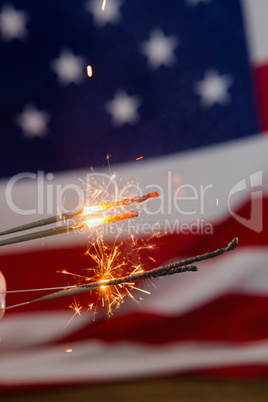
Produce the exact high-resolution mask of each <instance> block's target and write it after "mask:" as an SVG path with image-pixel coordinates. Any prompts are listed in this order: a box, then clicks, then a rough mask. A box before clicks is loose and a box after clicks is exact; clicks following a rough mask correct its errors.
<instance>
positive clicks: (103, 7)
mask: <svg viewBox="0 0 268 402" xmlns="http://www.w3.org/2000/svg"><path fill="white" fill-rule="evenodd" d="M105 7H106V0H103V1H102V6H101V9H102V11H104V10H105Z"/></svg>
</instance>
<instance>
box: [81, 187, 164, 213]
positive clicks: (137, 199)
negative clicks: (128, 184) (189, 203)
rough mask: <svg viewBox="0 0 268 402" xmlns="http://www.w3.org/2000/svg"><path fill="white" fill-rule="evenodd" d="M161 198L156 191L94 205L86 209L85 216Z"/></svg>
mask: <svg viewBox="0 0 268 402" xmlns="http://www.w3.org/2000/svg"><path fill="white" fill-rule="evenodd" d="M159 196H160V194H159V193H158V191H155V192H153V193H149V194H145V195H142V196H141V197H132V198H123V199H121V200H118V201H113V202H106V203H103V204H99V205H92V206H88V207H84V212H83V215H89V214H92V213H94V212H98V211H103V210H106V209H112V208H116V207H119V206H127V205H130V204H133V203H134V202H136V203H141V202H144V201H146V200H148V199H150V198H158V197H159Z"/></svg>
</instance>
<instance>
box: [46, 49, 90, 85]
mask: <svg viewBox="0 0 268 402" xmlns="http://www.w3.org/2000/svg"><path fill="white" fill-rule="evenodd" d="M85 66H86V62H85V60H84V59H83V57H80V56H76V55H75V54H73V53H72V52H71V51H70V50H68V49H65V50H63V51H62V52H61V54H60V56H59V57H58V58H57V59H55V60H53V61H52V62H51V69H52V70H53V71H54V72H55V73H56V74H57V76H58V80H59V82H60V83H61V84H62V85H68V84H70V83H71V82H74V83H76V84H79V83H80V82H81V81H83V79H84V78H85V71H84V70H85Z"/></svg>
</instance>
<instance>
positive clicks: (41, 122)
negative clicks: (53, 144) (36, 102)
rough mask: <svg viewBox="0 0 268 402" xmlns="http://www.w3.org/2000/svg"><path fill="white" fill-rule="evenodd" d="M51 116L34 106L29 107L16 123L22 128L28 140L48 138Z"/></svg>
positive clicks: (17, 118)
mask: <svg viewBox="0 0 268 402" xmlns="http://www.w3.org/2000/svg"><path fill="white" fill-rule="evenodd" d="M49 120H50V117H49V114H48V113H47V112H44V111H42V112H41V111H40V110H38V109H37V108H36V107H35V106H33V105H27V106H26V107H25V109H24V111H23V112H22V113H21V114H19V115H18V116H17V117H16V123H17V124H18V126H20V127H21V129H22V131H23V134H24V136H25V137H26V138H33V137H41V138H42V137H46V135H47V124H48V122H49Z"/></svg>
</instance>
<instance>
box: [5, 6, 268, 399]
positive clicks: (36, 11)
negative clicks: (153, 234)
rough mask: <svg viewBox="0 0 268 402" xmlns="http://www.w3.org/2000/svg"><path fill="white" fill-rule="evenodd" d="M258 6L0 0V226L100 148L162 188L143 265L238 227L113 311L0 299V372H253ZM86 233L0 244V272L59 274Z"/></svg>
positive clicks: (260, 233)
mask: <svg viewBox="0 0 268 402" xmlns="http://www.w3.org/2000/svg"><path fill="white" fill-rule="evenodd" d="M267 15H268V3H267V0H240V1H239V0H165V1H161V0H157V1H155V0H146V1H142V0H135V1H134V0H107V4H106V7H105V10H104V11H103V10H102V0H70V1H68V2H66V1H61V0H55V1H53V2H47V1H44V0H39V1H38V2H36V1H34V0H27V1H25V0H24V1H21V0H12V1H8V2H5V1H3V2H1V8H0V52H1V63H0V88H1V90H0V102H1V116H0V127H1V164H0V177H1V182H0V200H1V211H0V217H1V230H4V229H7V228H9V227H11V226H15V225H17V224H22V223H27V222H28V221H29V220H34V219H35V218H38V219H39V218H40V217H44V216H47V215H49V214H51V213H52V212H55V210H53V211H52V210H48V208H47V204H46V207H44V206H43V204H42V205H40V197H41V198H42V197H43V198H45V199H46V202H48V194H50V195H51V194H52V195H51V196H52V197H55V189H56V188H59V187H57V186H61V189H62V188H64V186H70V184H72V185H73V186H77V185H78V184H79V179H82V180H84V179H85V177H86V176H87V174H88V172H90V167H91V166H93V167H94V168H97V169H98V172H101V173H107V172H108V169H107V159H106V158H107V154H109V155H111V158H110V163H111V168H112V170H113V171H115V172H116V174H117V176H118V177H119V178H122V180H125V181H133V180H134V181H135V180H138V181H139V183H140V186H141V188H142V189H143V190H144V191H146V190H149V191H155V190H157V191H158V190H163V191H162V192H160V199H159V200H156V201H155V203H156V204H155V205H156V209H157V211H158V212H157V213H155V214H154V215H153V214H150V216H149V217H148V222H149V223H152V224H153V223H154V222H155V221H157V222H158V224H159V228H160V231H162V232H168V233H167V234H166V235H165V236H164V237H163V238H161V239H160V240H157V253H156V255H155V259H156V262H155V264H156V265H160V264H164V263H167V262H170V261H173V260H176V259H180V258H183V257H187V256H192V255H196V254H199V253H202V252H206V251H210V250H213V249H215V248H218V247H221V246H224V245H226V244H227V243H228V241H230V240H231V239H232V238H233V237H234V236H238V237H239V248H238V249H237V250H236V251H235V252H233V253H231V254H229V255H226V256H222V257H221V258H219V259H217V260H214V261H210V262H203V263H202V264H200V271H199V272H198V273H197V274H183V275H178V277H169V278H165V279H162V280H160V279H159V280H155V281H154V285H155V287H153V286H152V285H146V286H147V287H146V289H147V290H149V291H150V292H151V295H150V296H149V295H144V296H143V300H142V301H141V302H140V304H139V305H137V304H136V303H134V302H133V301H132V300H131V298H129V300H127V301H126V302H125V303H124V305H123V306H122V307H120V308H119V309H118V310H116V312H115V314H114V316H113V317H112V318H107V316H106V315H105V313H102V312H99V313H97V315H96V316H95V320H94V321H93V317H92V315H91V314H90V313H87V314H86V313H85V314H83V315H82V316H81V317H77V316H76V317H74V318H73V319H72V320H71V321H70V322H69V320H70V318H71V317H72V315H73V313H72V312H71V311H70V310H68V308H67V307H68V304H69V302H67V301H66V300H65V299H58V300H56V301H53V302H52V301H51V302H46V303H43V304H42V303H40V304H33V305H29V306H25V307H23V308H21V309H17V310H11V311H10V312H7V313H6V315H5V316H4V318H3V319H2V320H1V322H0V336H1V343H0V349H1V363H0V384H1V388H2V390H4V391H6V390H9V389H14V387H24V388H25V387H36V386H46V385H62V384H72V383H73V384H77V383H89V382H101V381H114V380H124V379H137V378H145V377H151V376H161V375H174V374H181V373H202V375H204V374H206V373H207V374H209V375H215V376H216V375H224V376H244V377H246V376H250V377H254V376H259V377H261V376H265V375H267V372H268V357H267V356H268V354H267V351H268V341H267V337H268V327H267V314H268V274H267V256H268V254H267V238H268V236H267V235H268V233H267V212H266V211H267V199H266V198H267V196H266V195H267V191H268V188H267V173H268V158H267V155H268V143H267V136H266V135H265V134H264V133H263V132H264V131H265V130H266V129H267V128H268V118H267V116H268V113H267V110H268V109H267V108H268V91H267V86H268V25H267V22H266V18H267V17H266V16H267ZM89 65H90V66H91V67H92V71H93V75H92V77H88V76H87V72H86V70H87V66H89ZM140 157H143V158H142V159H139V158H140ZM136 159H139V160H136ZM40 182H41V184H42V186H43V188H44V189H45V190H44V191H45V193H42V194H41V196H40V186H39V185H38V183H39V184H40ZM152 189H154V190H152ZM179 189H180V190H183V193H182V196H183V200H184V203H183V204H179V196H180V194H178V193H179ZM49 191H50V193H49ZM61 194H62V193H61ZM11 196H12V197H11ZM68 197H69V199H71V201H70V205H69V206H70V207H72V202H74V201H73V200H74V198H75V197H74V195H72V194H68ZM68 197H67V196H66V198H68ZM72 197H73V198H72ZM186 197H189V198H188V202H186V201H187V200H186ZM11 198H12V199H11ZM43 198H42V199H43ZM53 200H54V199H53ZM11 201H12V202H11ZM54 201H55V200H54ZM67 201H68V200H67ZM151 205H152V206H153V203H152V204H151ZM51 208H52V207H51ZM53 208H56V204H55V203H54V204H53ZM53 208H52V209H53ZM21 211H24V212H25V211H27V214H28V215H26V214H24V215H22V214H21V213H20V212H21ZM142 234H143V238H144V240H146V237H147V235H148V233H145V232H144V233H142ZM123 237H124V235H123ZM108 242H110V243H112V242H113V238H112V237H111V236H110V237H109V236H108ZM126 242H127V240H126ZM87 244H88V238H87V237H86V236H83V234H79V235H72V234H67V235H65V236H59V238H52V239H45V240H40V241H39V240H37V241H33V242H30V243H25V244H22V245H17V246H7V247H1V248H0V253H1V270H2V272H3V273H4V275H5V277H6V280H7V285H8V289H9V290H12V289H30V288H38V287H52V286H58V285H60V284H62V282H63V280H65V278H62V276H60V275H59V274H58V273H57V271H58V270H59V269H65V268H68V269H72V268H73V267H75V268H76V269H77V268H78V269H79V268H81V270H83V269H84V268H85V267H87V266H88V260H87V256H85V255H84V253H85V249H86V247H87ZM148 268H150V267H149V266H148ZM26 295H27V294H26ZM27 298H28V299H29V298H30V296H29V295H27ZM81 300H82V301H85V300H86V296H85V297H84V296H83V297H81ZM20 301H22V295H21V294H14V295H8V296H7V304H8V305H11V304H14V303H19V302H20ZM68 322H69V324H68V325H66V324H67V323H68ZM66 350H72V352H71V353H66Z"/></svg>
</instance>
